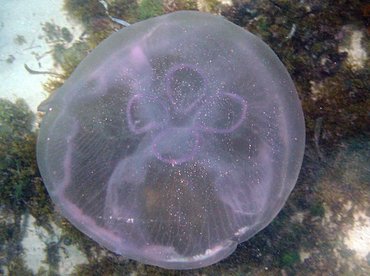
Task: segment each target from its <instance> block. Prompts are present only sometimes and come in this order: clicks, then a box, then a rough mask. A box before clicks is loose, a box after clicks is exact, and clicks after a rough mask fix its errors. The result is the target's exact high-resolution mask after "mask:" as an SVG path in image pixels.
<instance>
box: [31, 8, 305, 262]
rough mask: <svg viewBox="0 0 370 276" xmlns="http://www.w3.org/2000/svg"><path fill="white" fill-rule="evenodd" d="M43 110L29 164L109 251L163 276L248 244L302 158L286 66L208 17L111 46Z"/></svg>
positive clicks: (144, 25)
mask: <svg viewBox="0 0 370 276" xmlns="http://www.w3.org/2000/svg"><path fill="white" fill-rule="evenodd" d="M40 110H41V111H44V112H45V116H44V118H43V120H42V123H41V126H40V132H39V137H38V142H37V162H38V166H39V168H40V172H41V175H42V177H43V180H44V183H45V185H46V187H47V190H48V192H49V194H50V197H51V198H52V200H53V202H54V203H55V204H56V206H58V208H59V209H60V210H61V212H62V214H63V215H64V216H65V217H66V218H67V219H68V220H69V221H70V222H71V223H72V224H73V225H75V226H76V227H77V228H78V229H79V230H80V231H82V232H83V233H85V234H86V235H88V236H89V237H91V238H92V239H94V240H95V241H96V242H98V243H99V244H101V245H102V246H104V247H106V248H107V249H109V250H111V251H113V252H115V253H117V254H120V255H122V256H125V257H127V258H130V259H134V260H137V261H140V262H143V263H146V264H152V265H156V266H160V267H165V268H172V269H192V268H199V267H204V266H207V265H211V264H213V263H216V262H218V261H219V260H221V259H224V258H225V257H227V256H228V255H230V254H231V253H232V252H233V251H234V250H235V248H236V246H237V244H238V243H241V242H243V241H246V240H248V239H249V238H251V237H252V236H253V235H255V234H256V233H258V232H259V231H260V230H261V229H263V228H264V227H265V226H266V225H268V224H269V223H270V222H271V221H272V220H273V218H274V217H275V216H276V215H277V213H278V212H279V211H280V210H281V208H282V207H283V205H284V203H285V201H286V200H287V198H288V196H289V194H290V192H291V191H292V189H293V187H294V185H295V183H296V181H297V177H298V173H299V170H300V167H301V163H302V158H303V151H304V144H305V130H304V120H303V112H302V108H301V105H300V101H299V98H298V95H297V92H296V90H295V87H294V84H293V82H292V80H291V78H290V76H289V74H288V72H287V70H286V69H285V67H284V66H283V64H282V63H281V62H280V60H279V59H278V57H277V56H276V55H275V54H274V53H273V51H272V50H271V49H270V48H269V47H268V46H267V45H266V44H265V43H263V42H262V41H261V40H260V39H259V38H257V37H256V36H254V35H253V34H251V33H249V32H248V31H246V30H244V29H242V28H240V27H238V26H236V25H234V24H233V23H231V22H229V21H227V20H226V19H224V18H222V17H220V16H214V15H210V14H206V13H200V12H194V11H181V12H175V13H171V14H167V15H164V16H160V17H156V18H152V19H148V20H145V21H143V22H139V23H136V24H133V25H131V26H129V27H126V28H124V29H122V30H120V31H118V32H116V33H114V34H112V35H111V36H110V37H109V38H107V39H106V40H104V41H103V42H102V43H101V44H100V45H99V46H98V47H97V48H96V49H95V50H93V51H92V52H91V53H90V54H89V55H88V56H87V57H86V58H85V59H84V60H83V61H82V62H81V64H80V65H79V66H78V67H77V68H76V70H75V71H74V72H73V74H72V75H71V76H70V78H69V79H68V80H66V82H65V84H64V85H63V86H62V87H61V88H59V89H58V90H57V91H56V92H55V93H54V94H53V95H52V96H51V97H50V98H49V99H48V100H46V101H45V102H44V103H43V104H41V105H40Z"/></svg>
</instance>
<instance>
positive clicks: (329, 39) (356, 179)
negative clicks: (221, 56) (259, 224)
mask: <svg viewBox="0 0 370 276" xmlns="http://www.w3.org/2000/svg"><path fill="white" fill-rule="evenodd" d="M366 2H367V1H345V0H337V1H318V0H301V1H288V0H274V1H272V0H250V1H248V0H244V1H242V0H240V1H236V0H235V1H231V0H230V1H218V0H198V1H197V0H164V1H160V0H141V1H136V0H107V1H98V0H65V1H64V9H65V11H67V12H68V16H69V20H71V22H74V23H73V24H75V25H76V24H78V25H80V26H81V28H82V29H83V30H84V31H83V33H82V34H81V35H80V36H78V37H76V36H73V34H72V33H73V32H72V31H71V30H69V29H68V28H66V27H65V26H59V25H57V24H56V23H55V22H47V23H44V24H43V25H42V26H41V25H40V28H42V29H43V31H44V37H43V39H44V41H45V42H46V43H47V44H48V46H49V47H51V49H52V52H51V54H52V57H53V60H54V63H55V67H54V68H51V70H47V71H45V70H34V68H25V70H27V71H28V73H29V74H44V75H45V74H46V75H47V76H48V77H49V78H48V81H46V82H45V83H44V88H45V91H48V92H52V91H53V90H54V89H55V88H56V87H58V86H60V85H61V84H62V83H63V81H64V80H65V79H66V78H67V77H68V76H69V75H70V74H71V72H72V71H73V69H74V68H75V67H76V66H77V64H78V63H79V61H81V60H82V59H83V57H84V56H85V55H86V54H87V53H88V52H89V51H90V50H91V49H93V48H94V47H95V46H96V45H97V44H98V43H99V42H100V41H101V40H102V39H104V38H106V37H107V36H109V34H111V33H112V32H114V31H115V30H117V29H119V28H122V26H120V25H119V24H117V23H115V22H114V21H113V20H112V18H119V19H124V20H125V21H128V22H130V23H134V22H137V21H140V20H143V19H146V18H149V17H152V16H156V15H160V14H164V13H168V12H172V11H176V10H182V9H192V10H202V11H207V12H211V13H215V14H222V15H223V16H225V17H226V18H227V19H228V20H230V21H232V22H234V23H235V24H237V25H240V26H242V27H244V28H246V29H248V30H249V31H251V32H252V33H254V34H256V35H257V36H259V37H261V38H262V39H263V40H264V41H265V42H266V43H267V44H268V45H269V46H270V47H271V48H272V49H273V50H274V51H275V52H276V54H277V55H278V56H279V58H280V59H281V60H282V62H283V63H284V64H285V66H286V67H287V69H288V71H289V72H290V74H291V76H292V78H293V80H294V82H295V84H296V87H297V90H298V94H299V96H300V99H301V100H302V105H303V110H304V115H305V121H306V150H305V156H304V161H303V165H302V170H301V173H300V176H299V179H298V182H297V184H296V187H295V189H294V190H293V193H292V194H291V196H290V197H289V200H288V202H287V203H286V205H285V207H284V208H283V209H282V211H281V212H280V213H279V215H278V217H277V218H276V219H275V220H274V221H273V222H272V223H271V224H270V225H269V226H268V227H266V228H265V229H264V230H263V231H261V232H260V233H258V234H257V235H256V236H254V237H253V238H251V239H250V240H248V241H247V242H244V243H242V244H240V245H239V247H238V248H237V250H236V251H235V252H234V253H233V254H232V255H231V256H230V257H228V258H227V259H225V260H223V261H221V262H219V263H217V264H215V265H212V266H209V267H206V268H203V269H197V270H190V271H171V270H164V269H160V268H157V267H153V266H149V265H143V264H140V263H138V262H135V261H131V260H127V259H124V258H122V257H120V256H117V255H115V254H113V253H111V252H109V251H107V250H105V249H104V248H102V247H100V246H99V245H98V244H96V243H95V242H94V241H92V240H90V239H89V238H87V237H86V236H85V235H83V234H81V233H80V232H79V231H78V230H76V229H75V228H74V227H73V226H72V225H71V224H70V223H69V222H68V221H66V220H65V219H64V218H63V217H62V216H61V215H60V214H59V213H58V210H55V207H54V206H53V204H52V203H51V202H50V199H49V197H48V194H47V192H46V190H45V188H44V185H43V183H42V180H41V178H40V174H39V172H38V169H37V165H36V160H35V141H36V136H37V133H36V132H35V128H34V120H35V119H36V118H37V116H40V114H33V113H32V112H31V110H30V109H29V107H28V106H27V103H26V102H25V101H24V100H22V99H19V100H17V101H16V102H11V101H9V100H6V99H0V127H1V129H0V275H2V274H4V275H370V61H369V57H368V55H369V52H370V51H369V50H370V43H369V38H370V26H369V22H370V4H368V3H366ZM102 3H103V4H105V6H104V5H103V4H102ZM19 16H20V17H21V16H22V14H19ZM57 16H63V15H62V13H61V15H57ZM2 24H4V22H3V23H2ZM25 28H27V26H26V27H25ZM13 36H14V43H15V44H16V45H23V44H26V43H27V41H26V40H25V38H24V37H22V36H21V35H18V34H17V33H14V34H13ZM0 50H1V48H0ZM0 62H2V63H6V64H12V63H13V62H14V56H13V57H12V56H11V55H9V56H7V57H6V58H5V59H1V61H0ZM0 77H1V76H0ZM1 78H2V77H1ZM4 89H6V87H2V90H4ZM24 89H27V87H26V86H25V87H24ZM1 96H2V95H0V97H1ZM36 130H37V129H36Z"/></svg>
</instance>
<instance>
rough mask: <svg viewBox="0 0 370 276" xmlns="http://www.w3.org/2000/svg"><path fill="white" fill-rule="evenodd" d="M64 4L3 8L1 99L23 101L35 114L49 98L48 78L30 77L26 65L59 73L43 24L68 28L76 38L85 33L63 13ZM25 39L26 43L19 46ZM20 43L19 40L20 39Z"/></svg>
mask: <svg viewBox="0 0 370 276" xmlns="http://www.w3.org/2000/svg"><path fill="white" fill-rule="evenodd" d="M63 2H64V1H63V0H53V1H49V0H17V1H2V4H1V5H0V38H1V39H0V81H1V85H0V98H6V99H9V100H11V101H15V99H17V98H23V99H25V100H26V102H27V103H28V104H29V106H30V108H31V110H32V111H33V112H36V109H37V106H38V105H39V104H40V102H41V101H43V100H44V99H45V98H46V97H47V93H46V92H45V91H44V89H43V87H42V84H43V83H45V82H46V80H47V79H48V77H49V75H47V74H30V73H29V72H28V71H27V70H26V69H25V64H26V65H27V66H28V67H29V68H31V69H32V70H36V71H51V72H56V71H57V69H56V68H55V67H54V62H53V59H52V56H51V45H49V44H48V43H47V42H46V41H45V33H44V31H43V29H42V24H43V23H46V22H52V23H54V24H56V25H58V26H61V27H66V28H68V29H69V30H70V31H71V33H72V34H74V37H77V36H79V35H80V34H81V33H82V31H81V28H80V27H79V26H76V23H74V22H72V21H71V20H69V19H68V18H67V16H66V13H65V12H64V11H63V10H62V7H63ZM17 37H18V38H24V40H23V39H22V40H23V43H19V41H18V42H17ZM18 40H19V39H18Z"/></svg>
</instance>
